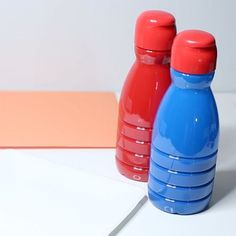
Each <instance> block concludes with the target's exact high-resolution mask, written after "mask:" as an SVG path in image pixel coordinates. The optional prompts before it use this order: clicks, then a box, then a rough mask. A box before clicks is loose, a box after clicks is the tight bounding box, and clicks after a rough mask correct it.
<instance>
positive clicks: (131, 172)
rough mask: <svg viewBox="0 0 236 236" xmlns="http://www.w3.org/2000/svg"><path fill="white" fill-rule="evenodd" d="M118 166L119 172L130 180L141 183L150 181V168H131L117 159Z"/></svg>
mask: <svg viewBox="0 0 236 236" xmlns="http://www.w3.org/2000/svg"><path fill="white" fill-rule="evenodd" d="M116 166H117V168H118V170H119V172H120V173H121V174H122V175H124V176H125V177H127V178H128V179H132V180H135V181H139V182H147V181H148V173H149V169H148V168H141V167H135V166H129V165H127V164H126V163H124V162H121V161H120V160H118V158H117V157H116Z"/></svg>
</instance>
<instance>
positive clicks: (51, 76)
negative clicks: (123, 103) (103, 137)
mask: <svg viewBox="0 0 236 236" xmlns="http://www.w3.org/2000/svg"><path fill="white" fill-rule="evenodd" d="M234 2H235V1H233V0H228V1H227V0H225V1H220V0H215V1H214V0H199V1H195V0H189V1H184V0H182V1H181V0H173V1H166V0H162V1H158V0H149V1H147V0H143V1H139V0H132V1H131V0H21V1H19V0H7V1H3V0H0V90H3V89H8V90H18V89H20V90H28V89H34V90H82V91H86V90H101V91H107V90H114V91H119V90H120V89H121V87H122V84H123V82H124V79H125V77H126V74H127V72H128V70H129V68H130V66H131V64H132V62H133V60H134V53H133V31H134V24H135V20H136V18H137V16H138V15H139V13H140V12H142V11H143V10H148V9H162V10H167V11H169V12H171V13H173V14H174V15H175V17H176V21H177V26H178V31H181V30H183V29H190V28H197V29H203V30H207V31H209V32H211V33H213V34H214V35H215V37H216V40H217V44H218V66H217V73H216V76H215V80H214V82H213V88H214V90H216V91H236V82H235V78H234V75H235V74H236V62H235V58H234V57H235V52H236V43H235V23H236V14H235V9H236V4H235V3H234Z"/></svg>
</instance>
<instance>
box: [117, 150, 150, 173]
mask: <svg viewBox="0 0 236 236" xmlns="http://www.w3.org/2000/svg"><path fill="white" fill-rule="evenodd" d="M116 158H117V159H119V160H120V161H121V162H124V163H126V164H127V165H130V166H136V167H141V168H149V161H150V156H146V155H142V154H137V153H133V152H129V151H126V150H124V149H123V148H121V147H120V146H117V147H116Z"/></svg>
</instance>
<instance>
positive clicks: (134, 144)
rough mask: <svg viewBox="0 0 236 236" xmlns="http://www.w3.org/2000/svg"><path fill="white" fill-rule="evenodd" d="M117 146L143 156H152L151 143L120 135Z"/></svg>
mask: <svg viewBox="0 0 236 236" xmlns="http://www.w3.org/2000/svg"><path fill="white" fill-rule="evenodd" d="M117 146H120V147H122V148H123V149H124V150H127V151H129V152H133V153H138V154H141V155H150V149H151V143H150V142H143V141H139V140H135V139H131V138H128V137H126V136H124V135H120V136H119V137H118V138H117Z"/></svg>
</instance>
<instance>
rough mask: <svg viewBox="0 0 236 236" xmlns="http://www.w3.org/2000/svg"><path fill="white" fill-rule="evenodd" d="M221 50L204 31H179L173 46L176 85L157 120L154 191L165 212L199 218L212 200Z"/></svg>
mask: <svg viewBox="0 0 236 236" xmlns="http://www.w3.org/2000/svg"><path fill="white" fill-rule="evenodd" d="M216 57H217V50H216V44H215V39H214V37H213V36H212V35H211V34H209V33H207V32H204V31H200V30H186V31H183V32H181V33H179V34H178V35H177V36H176V38H175V40H174V43H173V46H172V58H171V78H172V84H171V86H170V87H169V89H168V90H167V92H166V94H165V95H164V97H163V100H162V102H161V105H160V107H159V110H158V113H157V115H156V118H155V122H154V129H153V136H152V148H151V149H152V150H151V162H150V172H149V181H148V193H149V198H150V200H151V201H152V203H153V204H154V205H155V206H156V207H158V208H160V209H161V210H163V211H166V212H169V213H175V214H194V213H197V212H200V211H203V210H204V209H206V208H207V206H208V204H209V201H210V199H211V195H212V190H213V184H214V176H215V166H216V158H217V151H218V138H219V119H218V112H217V106H216V102H215V99H214V96H213V94H212V91H211V88H210V84H211V81H212V79H213V77H214V71H215V66H216Z"/></svg>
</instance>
